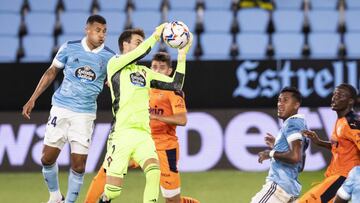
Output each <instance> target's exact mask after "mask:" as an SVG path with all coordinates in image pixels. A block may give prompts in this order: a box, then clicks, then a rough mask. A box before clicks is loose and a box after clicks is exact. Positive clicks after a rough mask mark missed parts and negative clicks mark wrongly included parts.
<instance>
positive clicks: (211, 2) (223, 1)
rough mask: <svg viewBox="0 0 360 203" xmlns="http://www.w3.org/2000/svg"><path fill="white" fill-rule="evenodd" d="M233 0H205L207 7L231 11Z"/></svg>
mask: <svg viewBox="0 0 360 203" xmlns="http://www.w3.org/2000/svg"><path fill="white" fill-rule="evenodd" d="M181 2H184V1H181ZM231 4H232V0H205V7H206V9H210V10H228V11H230V8H231Z"/></svg>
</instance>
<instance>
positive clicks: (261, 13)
mask: <svg viewBox="0 0 360 203" xmlns="http://www.w3.org/2000/svg"><path fill="white" fill-rule="evenodd" d="M237 18H238V21H239V23H240V31H241V32H265V31H266V28H267V25H268V23H269V13H268V11H265V10H263V9H243V10H240V11H239V12H238V15H237Z"/></svg>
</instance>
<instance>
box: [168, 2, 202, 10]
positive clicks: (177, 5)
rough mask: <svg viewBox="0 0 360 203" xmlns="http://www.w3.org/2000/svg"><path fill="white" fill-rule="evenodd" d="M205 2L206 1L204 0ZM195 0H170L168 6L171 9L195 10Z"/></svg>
mask: <svg viewBox="0 0 360 203" xmlns="http://www.w3.org/2000/svg"><path fill="white" fill-rule="evenodd" d="M205 3H207V1H206V2H205ZM195 6H196V0H186V1H179V0H170V7H171V10H174V11H175V10H179V9H180V10H195Z"/></svg>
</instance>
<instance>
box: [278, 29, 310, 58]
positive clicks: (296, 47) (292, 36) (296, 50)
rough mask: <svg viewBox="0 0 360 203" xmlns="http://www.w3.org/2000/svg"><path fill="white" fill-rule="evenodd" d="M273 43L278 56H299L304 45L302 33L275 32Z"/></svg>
mask: <svg viewBox="0 0 360 203" xmlns="http://www.w3.org/2000/svg"><path fill="white" fill-rule="evenodd" d="M273 45H274V49H275V57H276V58H287V59H289V58H299V57H301V52H302V47H303V45H304V35H303V34H301V33H274V34H273Z"/></svg>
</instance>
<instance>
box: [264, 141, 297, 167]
mask: <svg viewBox="0 0 360 203" xmlns="http://www.w3.org/2000/svg"><path fill="white" fill-rule="evenodd" d="M301 146H302V141H301V140H294V141H292V142H291V143H290V149H289V150H288V151H286V152H279V151H275V150H265V151H262V152H260V153H259V159H258V161H259V163H262V161H264V160H266V159H270V158H271V157H273V158H274V159H277V160H280V161H283V162H286V163H289V164H296V163H298V162H299V161H300V160H301V157H302V153H301V149H302V147H301Z"/></svg>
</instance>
